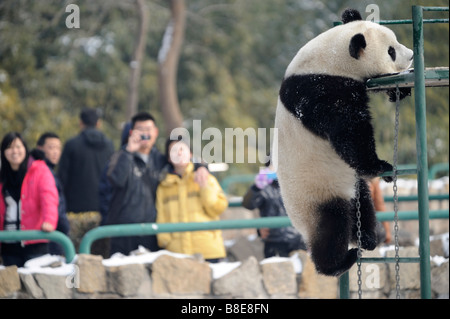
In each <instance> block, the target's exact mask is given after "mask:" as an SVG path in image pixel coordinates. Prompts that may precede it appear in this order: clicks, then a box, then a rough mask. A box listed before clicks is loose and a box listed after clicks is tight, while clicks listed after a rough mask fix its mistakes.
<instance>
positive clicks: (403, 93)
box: [386, 88, 411, 102]
mask: <svg viewBox="0 0 450 319" xmlns="http://www.w3.org/2000/svg"><path fill="white" fill-rule="evenodd" d="M399 92H400V94H399V96H398V97H399V99H400V100H403V99H404V98H405V97H407V96H411V88H400V89H399ZM386 93H387V95H388V96H389V101H390V102H396V101H397V90H396V89H391V90H388V91H387V92H386Z"/></svg>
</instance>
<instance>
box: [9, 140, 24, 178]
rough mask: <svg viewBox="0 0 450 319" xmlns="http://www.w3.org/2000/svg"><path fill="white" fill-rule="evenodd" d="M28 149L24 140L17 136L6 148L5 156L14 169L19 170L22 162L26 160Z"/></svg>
mask: <svg viewBox="0 0 450 319" xmlns="http://www.w3.org/2000/svg"><path fill="white" fill-rule="evenodd" d="M25 157H26V150H25V146H24V145H23V143H22V141H21V140H20V139H19V138H15V139H14V140H13V141H12V143H11V145H10V146H9V147H8V148H7V149H6V150H5V158H6V160H7V161H8V162H9V165H11V168H12V169H13V170H14V171H17V170H18V169H19V167H20V164H22V162H23V161H24V160H25Z"/></svg>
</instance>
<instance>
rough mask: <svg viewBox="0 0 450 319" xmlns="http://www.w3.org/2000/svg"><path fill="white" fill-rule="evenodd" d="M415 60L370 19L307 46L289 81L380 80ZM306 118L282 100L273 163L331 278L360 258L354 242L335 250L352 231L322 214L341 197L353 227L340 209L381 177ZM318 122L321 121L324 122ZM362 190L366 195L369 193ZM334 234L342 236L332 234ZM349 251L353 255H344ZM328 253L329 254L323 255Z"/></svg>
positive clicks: (291, 211)
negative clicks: (365, 182)
mask: <svg viewBox="0 0 450 319" xmlns="http://www.w3.org/2000/svg"><path fill="white" fill-rule="evenodd" d="M356 34H362V35H363V36H364V40H365V47H364V48H361V49H360V50H358V51H359V52H358V55H357V57H354V56H351V54H350V53H349V45H350V41H351V39H352V38H353V37H354V36H355V35H356ZM390 47H392V48H393V49H394V50H395V53H396V57H395V61H394V60H393V58H392V56H390V55H389V54H388V50H389V48H390ZM412 57H413V52H412V51H411V50H409V49H408V48H406V47H405V46H403V45H401V44H400V43H398V41H397V39H396V37H395V34H394V33H393V32H392V31H391V30H390V29H388V28H386V27H384V26H380V25H379V24H376V23H372V22H369V21H362V20H360V21H352V22H348V23H345V24H343V25H339V26H336V27H334V28H332V29H330V30H328V31H326V32H324V33H322V34H320V35H319V36H317V37H316V38H314V39H312V40H311V41H309V42H308V43H307V44H306V45H305V46H303V47H302V48H301V49H300V50H299V52H298V53H297V55H296V56H295V57H294V59H293V60H292V62H291V63H290V65H289V66H288V68H287V70H286V74H285V78H284V79H285V80H287V79H288V78H289V77H292V76H296V75H308V76H309V75H310V76H311V81H317V79H316V78H315V76H316V75H326V76H337V77H342V78H344V79H346V78H349V79H352V80H354V81H357V82H364V81H365V80H366V79H368V78H371V77H374V76H378V75H381V74H386V73H395V72H400V71H402V70H405V69H407V68H408V67H409V66H410V65H411V61H412ZM319 79H320V78H319ZM318 81H319V82H320V80H318ZM318 84H320V83H318ZM280 94H281V93H280ZM302 94H303V93H302ZM302 94H300V95H299V96H298V98H299V99H300V100H301V99H309V98H310V97H309V96H308V94H310V93H308V92H306V93H305V94H306V96H305V95H302ZM311 94H313V93H312V92H311ZM345 94H347V95H346V96H348V99H352V94H354V93H353V92H352V91H348V92H345ZM344 102H345V101H344ZM336 105H337V107H340V105H345V103H343V102H342V101H338V102H336ZM303 116H304V114H302V110H301V109H300V108H299V109H296V110H295V112H294V111H293V110H288V107H287V106H286V105H284V104H283V102H282V99H281V98H280V97H279V99H278V105H277V110H276V118H275V127H276V129H277V135H278V138H277V139H276V141H275V143H276V145H274V149H273V152H274V153H273V158H272V161H273V164H274V166H275V168H276V170H277V175H278V180H279V183H280V187H281V193H282V197H283V200H284V204H285V206H286V210H287V212H288V215H289V217H290V219H291V221H292V223H293V225H294V226H295V227H296V228H297V229H298V230H299V231H300V232H301V234H302V235H303V236H304V238H305V239H306V241H307V242H308V243H309V247H310V249H312V256H313V261H314V262H315V263H316V268H317V270H318V271H319V272H322V273H324V274H325V275H334V276H336V275H340V274H342V273H343V272H344V271H346V270H347V269H348V268H349V267H351V265H352V264H353V263H354V261H355V259H356V254H355V252H354V251H353V252H352V254H351V256H350V251H349V252H347V249H348V244H347V247H345V250H343V249H344V248H342V247H337V248H336V249H335V247H334V246H333V245H334V244H333V242H334V241H335V239H334V238H333V236H336V238H338V239H337V240H336V241H340V240H341V241H342V242H343V244H342V243H339V245H341V246H342V245H345V243H346V241H347V239H346V238H344V239H342V238H341V237H339V236H340V235H339V232H341V231H342V232H346V231H349V230H348V229H347V230H342V229H340V227H341V226H340V225H339V224H336V225H334V224H333V223H334V222H333V221H331V222H330V223H331V224H327V221H326V220H325V219H326V218H327V217H324V216H323V215H324V214H325V213H323V212H322V211H321V209H322V208H321V207H322V205H324V204H326V203H331V204H330V205H331V210H332V209H333V208H332V207H334V206H333V205H334V204H333V201H336V199H338V200H337V203H343V204H342V205H338V206H337V208H336V213H337V214H338V215H339V214H342V215H343V216H342V218H343V219H345V221H343V222H342V223H347V222H348V221H347V220H351V221H350V223H353V221H354V220H353V219H352V218H353V217H351V216H350V217H349V216H346V214H347V212H346V211H345V209H342V212H340V211H339V209H341V207H343V206H345V205H347V204H345V201H346V202H348V203H349V205H351V204H352V200H354V198H355V183H356V182H357V181H358V180H359V179H360V178H371V177H373V176H371V175H375V174H373V173H369V174H367V176H362V175H364V174H361V173H358V170H357V169H355V167H351V165H349V163H348V160H347V161H346V160H344V159H343V158H342V156H341V155H340V154H338V152H337V151H336V145H333V144H332V143H331V142H330V140H331V139H332V137H330V136H328V135H327V136H325V137H324V136H321V137H320V136H318V135H317V133H316V132H313V131H311V129H309V128H307V127H306V126H305V125H304V124H303V122H302V121H303ZM315 121H320V118H319V119H318V120H315ZM315 124H320V123H315ZM355 127H356V128H358V127H357V126H355ZM355 134H358V132H357V131H356V132H355ZM369 142H370V141H369ZM376 160H377V158H376ZM355 165H356V164H355ZM352 166H354V165H352ZM383 167H385V168H384V169H379V170H378V171H377V173H380V172H381V171H383V170H387V169H388V167H389V165H388V164H387V163H386V165H385V166H383ZM362 191H363V192H364V189H363V190H362ZM366 195H367V194H366ZM367 205H369V204H367ZM345 207H347V206H345ZM363 209H365V208H363ZM368 210H370V209H368ZM328 211H330V208H328ZM352 213H353V212H352ZM362 213H363V214H364V213H365V212H364V211H363V212H362ZM367 214H370V212H368V213H367ZM334 217H335V216H334ZM334 217H333V218H334ZM337 218H340V217H337ZM369 224H370V225H371V223H369ZM321 225H326V227H325V226H324V227H322V226H321ZM349 227H353V226H349ZM368 227H372V226H368ZM367 231H368V232H369V233H370V232H371V231H372V230H370V229H369V230H367ZM329 232H335V233H336V234H331V235H330V234H329ZM327 236H331V237H327ZM344 237H345V236H344ZM369 237H370V236H369ZM353 239H354V238H353ZM326 241H328V242H326ZM369 241H370V240H369ZM322 242H323V243H324V246H326V247H321V248H320V249H321V251H320V252H319V251H318V252H317V253H315V252H314V249H315V248H314V247H315V246H314V245H316V246H318V245H321V243H322ZM365 248H367V249H373V248H374V247H373V244H367V247H365ZM339 249H340V250H339ZM334 250H336V251H334ZM338 250H339V251H338ZM346 253H348V254H349V256H347V257H345V256H342V257H341V256H340V255H345V254H346ZM327 254H329V256H323V255H327ZM314 257H316V258H314Z"/></svg>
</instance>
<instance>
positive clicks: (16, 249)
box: [0, 132, 58, 267]
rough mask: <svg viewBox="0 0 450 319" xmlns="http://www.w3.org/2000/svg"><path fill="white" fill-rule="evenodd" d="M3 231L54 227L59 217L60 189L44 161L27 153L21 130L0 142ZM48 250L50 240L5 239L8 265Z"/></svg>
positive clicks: (0, 221) (0, 227) (0, 228)
mask: <svg viewBox="0 0 450 319" xmlns="http://www.w3.org/2000/svg"><path fill="white" fill-rule="evenodd" d="M0 163H1V167H0V231H9V230H42V231H46V232H50V231H53V230H55V228H56V224H57V221H58V191H57V189H56V185H55V179H54V178H53V175H52V173H51V171H50V169H49V168H48V167H47V165H46V164H45V162H44V161H42V160H34V159H33V158H32V157H30V156H29V154H28V149H27V146H26V143H25V141H24V140H23V138H22V137H21V135H20V134H19V133H15V132H11V133H8V134H6V135H5V137H4V138H3V140H2V143H1V162H0ZM46 253H48V240H39V239H38V240H28V241H21V242H3V243H2V244H1V254H2V259H3V264H4V265H5V266H9V265H17V267H22V266H23V265H24V264H25V262H26V261H27V260H29V259H32V258H35V257H39V256H42V255H45V254H46Z"/></svg>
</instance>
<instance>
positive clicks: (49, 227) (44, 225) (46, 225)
mask: <svg viewBox="0 0 450 319" xmlns="http://www.w3.org/2000/svg"><path fill="white" fill-rule="evenodd" d="M41 230H42V231H45V232H47V233H49V232H52V231H54V230H55V228H54V227H53V225H52V224H50V223H47V222H43V223H42V226H41Z"/></svg>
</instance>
